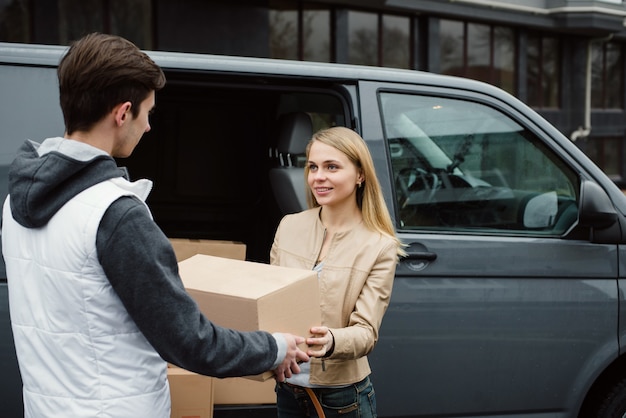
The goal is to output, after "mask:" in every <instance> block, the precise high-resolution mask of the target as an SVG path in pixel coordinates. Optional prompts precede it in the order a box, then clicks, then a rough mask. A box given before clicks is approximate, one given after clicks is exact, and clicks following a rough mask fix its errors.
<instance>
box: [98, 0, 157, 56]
mask: <svg viewBox="0 0 626 418" xmlns="http://www.w3.org/2000/svg"><path fill="white" fill-rule="evenodd" d="M109 4H110V10H111V33H113V34H115V35H119V36H122V37H124V38H126V39H128V40H129V41H131V42H133V43H134V44H135V45H137V46H138V47H140V48H142V49H153V46H152V35H151V34H152V2H151V1H150V0H110V3H109Z"/></svg>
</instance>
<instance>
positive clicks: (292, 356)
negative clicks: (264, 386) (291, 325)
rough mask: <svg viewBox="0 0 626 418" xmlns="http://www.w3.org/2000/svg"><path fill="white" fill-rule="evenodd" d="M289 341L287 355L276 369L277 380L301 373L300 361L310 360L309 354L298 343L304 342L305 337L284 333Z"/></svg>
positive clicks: (282, 380)
mask: <svg viewBox="0 0 626 418" xmlns="http://www.w3.org/2000/svg"><path fill="white" fill-rule="evenodd" d="M282 335H283V337H285V340H286V341H287V355H285V359H284V360H283V362H282V363H281V364H280V365H279V366H278V367H277V368H276V370H274V379H276V381H277V382H284V381H285V379H287V378H289V377H291V376H292V375H294V374H297V373H300V366H299V365H298V363H300V362H303V361H309V356H308V355H307V353H305V352H304V351H302V350H300V348H299V347H298V344H303V343H304V341H305V338H304V337H298V336H295V335H292V334H282Z"/></svg>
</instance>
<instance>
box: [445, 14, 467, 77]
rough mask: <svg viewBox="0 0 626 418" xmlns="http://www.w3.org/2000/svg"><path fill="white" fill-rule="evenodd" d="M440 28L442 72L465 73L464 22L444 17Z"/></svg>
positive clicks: (451, 73)
mask: <svg viewBox="0 0 626 418" xmlns="http://www.w3.org/2000/svg"><path fill="white" fill-rule="evenodd" d="M439 30H440V33H439V48H440V54H441V73H442V74H450V75H463V74H464V68H463V44H464V42H465V36H464V33H463V22H458V21H454V20H445V19H442V20H441V21H440V27H439Z"/></svg>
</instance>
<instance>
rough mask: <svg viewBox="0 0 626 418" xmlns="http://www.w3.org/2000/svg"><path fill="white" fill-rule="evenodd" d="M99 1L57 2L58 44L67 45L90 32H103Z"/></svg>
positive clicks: (101, 5) (101, 6) (60, 0)
mask: <svg viewBox="0 0 626 418" xmlns="http://www.w3.org/2000/svg"><path fill="white" fill-rule="evenodd" d="M102 3H103V2H102V1H101V0H59V42H60V44H61V45H69V44H70V43H71V42H72V41H75V40H77V39H79V38H81V37H82V36H84V35H86V34H88V33H90V32H103V31H104V27H103V22H104V19H103V17H104V11H103V4H102Z"/></svg>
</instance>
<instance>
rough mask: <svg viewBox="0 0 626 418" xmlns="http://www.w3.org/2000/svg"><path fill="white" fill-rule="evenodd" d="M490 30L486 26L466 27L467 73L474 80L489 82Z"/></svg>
mask: <svg viewBox="0 0 626 418" xmlns="http://www.w3.org/2000/svg"><path fill="white" fill-rule="evenodd" d="M490 38H491V29H490V27H489V26H487V25H478V24H474V23H469V24H468V25H467V72H466V76H467V77H470V78H473V79H475V80H481V81H486V82H491V74H490V61H491V53H490V51H491V42H490Z"/></svg>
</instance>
